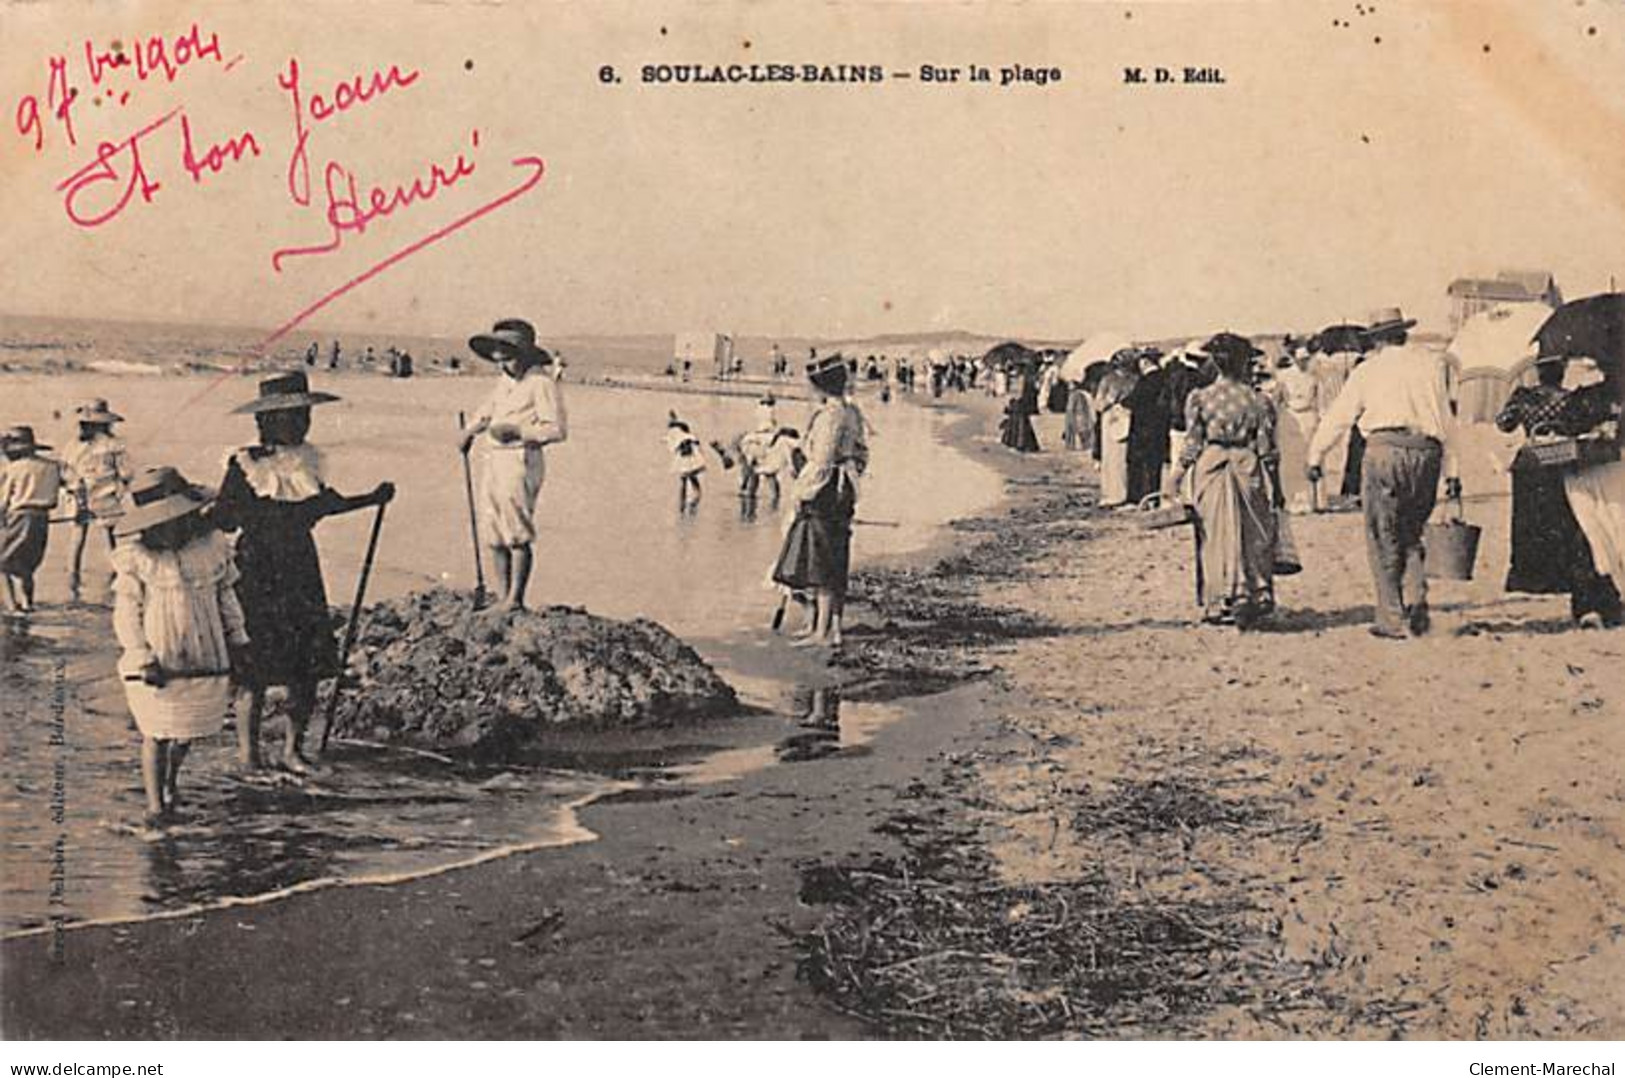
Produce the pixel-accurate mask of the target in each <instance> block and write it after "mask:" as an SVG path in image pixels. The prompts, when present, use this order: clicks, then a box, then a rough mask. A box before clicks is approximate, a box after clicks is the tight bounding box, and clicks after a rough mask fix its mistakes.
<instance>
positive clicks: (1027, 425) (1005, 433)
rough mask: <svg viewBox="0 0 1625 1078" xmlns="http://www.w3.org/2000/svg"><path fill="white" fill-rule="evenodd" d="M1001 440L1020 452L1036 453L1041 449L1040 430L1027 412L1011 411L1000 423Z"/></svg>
mask: <svg viewBox="0 0 1625 1078" xmlns="http://www.w3.org/2000/svg"><path fill="white" fill-rule="evenodd" d="M999 428H1000V432H999V441H1001V442H1002V443H1004V444H1005V445H1007V446H1009V447H1010V448H1011V449H1014V450H1015V451H1016V452H1018V453H1036V452H1038V450H1039V445H1038V432H1037V431H1035V430H1033V421H1032V419H1031V418H1030V417H1029V416H1028V415H1027V413H1026V412H1010V413H1008V414H1006V415H1005V417H1004V421H1003V422H1002V423H1000V424H999Z"/></svg>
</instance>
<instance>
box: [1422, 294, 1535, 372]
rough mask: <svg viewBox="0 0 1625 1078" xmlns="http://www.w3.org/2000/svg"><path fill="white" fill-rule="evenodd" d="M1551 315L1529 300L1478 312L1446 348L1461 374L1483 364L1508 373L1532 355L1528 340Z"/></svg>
mask: <svg viewBox="0 0 1625 1078" xmlns="http://www.w3.org/2000/svg"><path fill="white" fill-rule="evenodd" d="M1551 314H1552V311H1551V308H1549V307H1546V306H1543V305H1541V304H1529V303H1520V304H1517V305H1513V306H1501V307H1492V308H1490V309H1489V310H1487V311H1480V312H1479V313H1478V314H1475V315H1473V316H1472V317H1471V318H1469V319H1467V321H1465V322H1463V323H1462V325H1461V329H1460V330H1458V331H1457V333H1456V336H1455V337H1454V338H1453V339H1452V340H1451V341H1450V345H1449V347H1448V348H1446V349H1445V351H1447V352H1449V353H1450V354H1451V355H1453V356H1455V357H1456V362H1457V363H1459V364H1460V365H1461V370H1462V374H1463V375H1464V376H1465V375H1467V374H1468V373H1470V372H1472V371H1474V370H1476V369H1478V368H1484V367H1488V368H1491V369H1492V370H1495V371H1500V372H1503V373H1507V374H1510V373H1512V372H1513V371H1515V370H1516V369H1517V368H1518V367H1519V366H1521V365H1522V363H1523V362H1524V360H1526V359H1530V358H1532V357H1533V356H1534V354H1535V349H1534V345H1533V344H1531V343H1530V342H1531V341H1532V340H1533V339H1534V334H1535V332H1536V331H1537V330H1538V329H1539V328H1540V326H1541V324H1542V323H1544V322H1545V321H1546V320H1547V319H1548V318H1550V317H1551Z"/></svg>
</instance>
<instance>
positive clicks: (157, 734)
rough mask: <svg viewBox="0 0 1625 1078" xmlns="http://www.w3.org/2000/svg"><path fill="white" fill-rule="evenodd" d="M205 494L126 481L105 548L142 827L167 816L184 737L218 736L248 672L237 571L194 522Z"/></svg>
mask: <svg viewBox="0 0 1625 1078" xmlns="http://www.w3.org/2000/svg"><path fill="white" fill-rule="evenodd" d="M207 504H208V496H207V494H206V493H205V492H204V491H202V490H200V489H199V488H197V487H194V486H193V485H192V484H190V483H188V482H187V481H186V477H185V476H183V475H181V473H180V472H178V471H176V470H175V469H173V468H154V469H151V470H149V471H147V472H145V473H143V474H142V475H141V476H140V477H139V478H138V479H136V480H135V482H134V483H133V485H132V486H131V488H130V492H129V496H128V499H127V500H126V507H125V512H124V513H123V515H122V516H120V517H119V519H118V523H117V525H116V530H117V531H118V533H119V535H120V536H123V537H131V536H133V537H135V541H134V542H124V543H120V544H119V545H118V546H116V547H114V548H113V553H112V560H113V567H114V569H115V570H116V571H117V575H116V576H115V577H114V578H113V631H114V633H115V634H116V635H117V636H118V642H119V647H120V648H121V649H122V655H121V657H120V659H119V664H118V665H119V673H120V675H122V677H123V679H124V694H125V699H126V700H127V701H128V702H129V705H130V714H131V715H132V716H133V717H134V718H135V724H136V726H137V728H138V729H140V731H141V736H142V742H141V785H142V788H143V789H144V790H145V792H146V797H147V816H146V822H147V823H148V824H157V823H161V822H163V821H164V820H166V819H167V818H169V817H170V816H171V815H172V814H173V813H174V811H175V805H176V801H177V791H178V787H179V779H180V771H181V763H182V762H183V761H184V760H185V759H186V753H187V750H188V749H189V748H190V745H191V741H192V739H194V738H199V737H209V736H211V735H214V734H217V733H219V732H220V729H221V727H222V726H223V725H224V723H225V717H226V709H227V707H229V706H230V704H231V675H232V674H234V673H235V674H236V675H237V676H238V677H242V676H243V675H244V674H245V673H246V672H247V670H248V667H249V655H248V631H247V628H246V626H245V623H244V620H243V610H242V607H241V605H240V604H239V603H238V600H237V592H236V584H237V580H238V572H237V567H236V565H235V564H233V562H232V556H231V546H230V544H229V543H228V542H227V541H226V538H225V536H223V535H221V534H220V532H219V531H217V530H215V529H214V528H212V527H210V526H209V524H207V523H206V522H205V521H204V519H203V509H204V507H205V506H206V505H207Z"/></svg>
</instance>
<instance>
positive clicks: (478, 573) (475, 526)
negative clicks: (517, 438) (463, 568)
mask: <svg viewBox="0 0 1625 1078" xmlns="http://www.w3.org/2000/svg"><path fill="white" fill-rule="evenodd" d="M457 426H458V429H461V428H462V427H464V426H466V421H465V420H464V418H463V413H461V412H458V413H457ZM462 456H463V493H464V494H466V495H467V496H468V537H469V539H471V540H472V541H473V544H474V609H475V610H478V609H480V608H481V607H483V606H484V605H485V563H484V562H483V561H482V560H481V558H480V522H479V516H478V514H476V513H475V511H474V472H473V469H472V468H471V467H470V466H469V463H468V454H467V453H464V454H463V455H462Z"/></svg>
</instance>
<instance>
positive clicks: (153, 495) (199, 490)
mask: <svg viewBox="0 0 1625 1078" xmlns="http://www.w3.org/2000/svg"><path fill="white" fill-rule="evenodd" d="M212 498H213V494H212V493H211V492H210V491H209V490H207V489H206V488H204V487H200V486H197V485H196V484H193V483H191V482H188V481H187V478H186V477H185V476H184V475H182V474H181V473H180V472H179V471H178V470H177V469H175V468H168V467H162V468H148V469H147V470H146V471H144V472H142V473H141V474H140V475H138V476H136V477H135V480H134V482H132V483H131V484H130V491H129V493H128V494H126V495H125V497H124V515H123V516H121V517H119V518H118V522H117V523H115V524H114V525H113V534H115V535H134V534H136V533H137V532H143V531H146V530H147V529H148V528H152V527H156V526H157V525H159V524H164V523H167V522H169V521H171V520H178V519H179V518H181V517H183V516H186V514H188V513H195V512H197V511H198V510H199V509H202V508H203V507H204V506H206V505H208V504H209V502H210V500H211V499H212Z"/></svg>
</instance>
